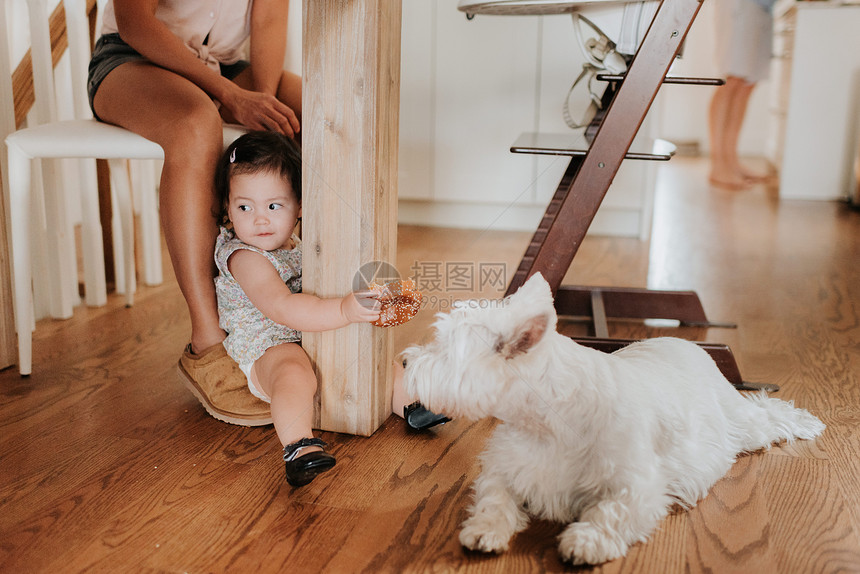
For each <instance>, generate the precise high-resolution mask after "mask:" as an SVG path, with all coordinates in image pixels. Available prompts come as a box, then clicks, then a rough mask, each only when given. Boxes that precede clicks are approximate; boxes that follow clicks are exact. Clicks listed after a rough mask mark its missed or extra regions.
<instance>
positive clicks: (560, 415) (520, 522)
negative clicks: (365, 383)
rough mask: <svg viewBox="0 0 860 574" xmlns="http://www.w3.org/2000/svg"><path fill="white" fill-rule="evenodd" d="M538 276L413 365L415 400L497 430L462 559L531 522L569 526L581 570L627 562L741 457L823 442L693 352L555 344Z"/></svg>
mask: <svg viewBox="0 0 860 574" xmlns="http://www.w3.org/2000/svg"><path fill="white" fill-rule="evenodd" d="M556 322H557V318H556V314H555V309H554V306H553V297H552V293H551V291H550V288H549V285H548V284H547V283H546V281H545V280H544V279H543V277H542V276H540V274H537V275H535V276H533V277H532V278H531V279H529V280H528V281H527V282H526V283H525V285H523V286H522V288H520V290H519V291H517V293H515V294H514V295H512V296H510V297H507V298H506V299H504V300H501V301H483V302H479V301H470V302H461V303H459V304H458V305H457V307H456V308H455V309H454V310H453V311H452V312H451V313H450V314H448V315H445V314H439V315H437V321H436V323H435V325H434V327H435V330H436V338H435V341H433V342H431V343H429V344H427V345H424V346H420V347H411V348H409V349H407V350H406V351H405V352H404V358H405V361H404V364H405V366H406V372H405V378H404V381H405V384H406V389H407V391H408V392H410V393H411V394H413V395H414V396H417V397H418V398H419V399H420V400H421V402H422V403H423V404H424V406H426V407H427V408H429V409H430V410H432V411H434V412H442V413H445V414H447V415H449V416H455V417H464V418H467V419H479V418H482V417H486V416H493V417H496V418H498V419H500V420H501V421H502V422H501V424H500V425H499V426H498V427H497V428H496V431H495V433H494V434H493V436H492V437H491V438H490V440H489V441H488V443H487V445H486V448H485V450H484V452H483V453H482V455H481V462H482V471H481V474H480V476H479V477H478V478H477V480H476V481H475V484H474V492H475V501H474V505H473V506H472V507H471V508H470V510H469V514H470V516H469V518H468V519H467V520H466V521H465V522H464V523H463V529H462V531H461V532H460V542H461V543H462V544H463V545H464V546H466V547H467V548H471V549H473V550H481V551H484V552H502V551H504V550H506V549H507V548H508V543H509V541H510V539H511V537H512V536H513V535H514V534H516V533H517V532H519V531H521V530H523V529H524V528H525V527H526V525H527V524H528V520H529V519H528V517H529V515H531V516H535V517H540V518H545V519H549V520H554V521H560V522H564V523H568V526H567V527H566V528H565V529H564V531H563V532H562V533H561V535H560V536H559V552H560V554H561V556H562V558H563V559H564V560H570V561H572V562H573V563H575V564H581V563H590V564H598V563H601V562H605V561H607V560H612V559H615V558H618V557H621V556H624V555H625V554H626V553H627V551H628V549H629V548H630V545H632V544H634V543H636V542H639V541H644V540H646V539H647V537H648V536H649V534H650V533H651V532H652V531H653V530H654V528H655V527H656V526H657V524H658V523H659V522H660V520H661V519H662V518H664V517H665V516H666V515H667V513H668V511H669V509H670V508H671V507H672V505H674V504H679V505H681V506H682V507H686V508H691V507H693V506H695V504H696V502H697V501H698V500H699V499H701V498H702V497H704V496H705V495H706V494H707V492H708V489H709V488H710V487H711V486H712V485H713V484H714V483H715V482H716V481H717V480H718V479H719V478H720V477H722V476H723V475H724V474H725V473H726V471H728V470H729V468H730V467H731V466H732V464H733V463H734V461H735V457H736V455H737V454H738V453H741V452H749V451H755V450H758V449H761V448H763V447H769V446H770V445H771V444H772V443H775V442H779V441H782V440H789V441H791V440H793V439H796V438H802V439H811V438H813V437H815V436H817V435H819V434H820V433H821V432H822V431H823V430H824V425H823V424H822V423H821V421H819V420H818V419H817V418H816V417H814V416H812V415H811V414H809V413H808V412H807V411H805V410H803V409H797V408H794V406H792V404H791V403H788V402H785V401H781V400H779V399H773V398H768V397H767V396H766V395H765V394H764V393H761V394H754V395H750V396H745V395H742V394H741V393H739V392H738V391H736V390H735V389H734V387H733V386H732V385H731V383H729V382H728V381H727V380H726V379H725V377H724V376H723V375H722V373H721V372H720V370H719V369H718V368H717V366H716V364H715V363H714V361H713V360H712V359H711V358H710V356H709V355H708V354H707V353H706V352H705V351H704V350H702V349H701V348H699V347H698V346H697V345H695V344H694V343H691V342H688V341H684V340H681V339H675V338H668V337H667V338H659V339H650V340H646V341H642V342H638V343H634V344H632V345H630V346H628V347H625V348H623V349H621V350H619V351H617V352H615V353H612V354H605V353H602V352H600V351H596V350H593V349H589V348H586V347H583V346H581V345H578V344H576V343H575V342H574V341H572V340H571V339H570V338H568V337H565V336H563V335H560V334H559V333H557V332H556V330H555V328H556Z"/></svg>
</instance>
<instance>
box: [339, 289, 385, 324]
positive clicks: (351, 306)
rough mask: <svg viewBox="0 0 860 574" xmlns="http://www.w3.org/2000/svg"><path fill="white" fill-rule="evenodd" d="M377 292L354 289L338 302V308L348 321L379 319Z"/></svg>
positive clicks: (357, 321) (366, 321)
mask: <svg viewBox="0 0 860 574" xmlns="http://www.w3.org/2000/svg"><path fill="white" fill-rule="evenodd" d="M378 296H379V295H378V293H375V292H373V291H370V290H367V291H356V292H354V293H350V294H349V295H347V296H346V297H344V298H343V299H341V302H340V310H341V313H343V316H344V317H346V319H347V320H348V321H349V322H350V323H370V322H372V321H376V320H377V319H379V310H380V303H379V301H378V300H377V297H378Z"/></svg>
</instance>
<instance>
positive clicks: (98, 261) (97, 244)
mask: <svg viewBox="0 0 860 574" xmlns="http://www.w3.org/2000/svg"><path fill="white" fill-rule="evenodd" d="M79 169H80V174H81V212H82V213H81V215H82V216H81V219H82V225H81V249H82V251H83V259H84V286H85V291H86V293H85V295H86V303H87V305H90V306H92V307H100V306H102V305H104V304H105V303H107V285H106V282H105V256H104V244H103V243H102V236H103V232H102V224H101V219H100V218H99V199H98V184H97V183H96V164H95V161H94V160H92V159H85V160H81V161H80V162H79Z"/></svg>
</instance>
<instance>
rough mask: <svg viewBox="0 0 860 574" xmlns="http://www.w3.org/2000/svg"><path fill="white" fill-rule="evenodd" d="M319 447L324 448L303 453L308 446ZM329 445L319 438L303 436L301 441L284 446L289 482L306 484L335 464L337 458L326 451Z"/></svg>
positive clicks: (297, 484) (298, 484)
mask: <svg viewBox="0 0 860 574" xmlns="http://www.w3.org/2000/svg"><path fill="white" fill-rule="evenodd" d="M312 446H314V447H319V448H321V449H323V450H318V451H314V452H309V453H307V454H305V455H302V454H301V452H302V451H303V450H304V449H306V448H308V447H312ZM327 446H328V445H327V444H326V443H325V442H324V441H323V440H321V439H318V438H303V439H302V440H300V441H299V442H294V443H293V444H288V445H287V446H285V447H284V466H285V471H286V474H287V483H289V485H290V486H304V485H306V484H308V483H309V482H311V481H312V480H313V479H315V478H316V477H317V475H318V474H321V473H323V472H325V471H327V470H331V469H332V468H333V467H334V465H335V462H336V460H335V458H334V457H333V456H332V455H330V454H328V453H327V452H326V451H325V447H327Z"/></svg>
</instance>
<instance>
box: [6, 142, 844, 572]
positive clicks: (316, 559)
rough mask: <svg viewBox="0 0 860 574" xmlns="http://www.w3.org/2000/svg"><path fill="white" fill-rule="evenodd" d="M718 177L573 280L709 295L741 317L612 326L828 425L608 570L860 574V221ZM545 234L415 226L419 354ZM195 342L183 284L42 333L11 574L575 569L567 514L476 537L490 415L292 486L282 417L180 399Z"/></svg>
mask: <svg viewBox="0 0 860 574" xmlns="http://www.w3.org/2000/svg"><path fill="white" fill-rule="evenodd" d="M706 168H707V164H706V162H704V161H703V160H694V159H683V158H681V159H676V160H674V161H672V162H670V163H669V164H667V165H666V166H665V167H661V168H660V169H661V173H660V177H659V191H658V195H657V198H656V212H655V219H654V233H653V237H652V240H651V241H650V242H640V241H637V240H634V239H617V238H615V239H610V238H589V239H587V240H586V241H585V243H584V244H583V246H582V249H581V250H580V253H579V255H578V256H577V258H576V261H575V262H574V265H573V267H572V269H571V272H570V277H569V281H568V282H569V283H572V282H576V283H580V284H604V285H625V286H646V285H647V286H650V287H656V288H670V289H695V290H697V291H698V292H699V294H700V296H701V297H702V300H703V302H704V305H705V308H706V310H707V312H708V314H709V317H710V318H711V319H712V320H716V321H735V322H737V323H738V324H739V327H738V328H737V329H710V330H704V329H692V330H691V329H674V328H667V327H665V326H663V327H660V326H653V325H650V326H647V327H645V326H642V325H638V324H618V325H615V327H614V333H613V334H617V335H621V336H653V335H657V334H678V335H681V336H684V337H688V338H693V339H698V340H708V341H716V342H725V343H728V344H730V345H731V346H732V348H733V350H734V352H735V354H736V355H737V357H738V361H739V363H740V367H741V370H742V372H743V374H744V376H745V378H746V379H747V380H751V381H758V382H769V383H776V384H778V385H780V386H781V388H782V389H781V391H780V392H779V393H778V395H777V396H779V397H781V398H784V399H791V400H794V401H795V403H796V404H797V405H799V406H802V407H804V408H808V409H809V410H810V411H812V412H813V413H814V414H816V415H818V416H819V417H820V418H821V419H822V420H824V422H825V423H826V424H827V425H828V428H827V430H826V431H825V433H824V435H823V436H822V437H820V438H819V439H818V440H817V441H815V442H809V443H798V444H795V445H793V446H790V447H789V446H785V447H777V448H774V449H772V450H771V451H769V452H765V453H757V454H753V455H748V456H743V457H741V458H740V459H739V460H738V462H737V463H736V464H735V466H734V467H733V468H732V470H731V472H730V473H729V474H728V476H726V477H725V478H724V479H722V480H721V481H720V482H719V483H717V485H716V486H715V487H714V488H713V490H712V491H711V493H710V494H709V495H708V497H707V498H706V499H704V500H703V501H702V502H701V503H700V504H699V505H698V506H697V507H696V508H695V509H693V510H692V511H690V512H686V513H676V514H673V515H671V516H670V517H669V518H668V519H667V520H666V521H665V522H664V523H663V524H662V525H661V527H660V529H659V531H658V532H656V533H655V534H654V536H653V538H652V539H651V540H650V541H649V542H648V543H646V544H641V545H637V546H636V547H634V548H633V549H632V550H631V551H630V553H629V554H628V556H627V557H626V558H624V559H620V560H617V561H615V562H612V563H608V564H605V565H603V566H601V567H598V568H595V570H596V571H598V572H645V573H658V572H659V573H674V572H715V573H720V574H721V573H727V572H738V573H770V572H772V573H779V574H785V573H795V572H796V573H810V572H860V479H858V477H860V430H858V429H860V426H858V423H860V213H858V212H856V211H852V210H851V209H850V208H848V207H847V206H845V205H842V204H836V203H817V202H816V203H813V202H796V201H777V200H776V198H775V196H774V192H773V190H769V189H766V188H765V187H757V188H753V189H751V190H748V191H744V192H739V193H732V192H725V191H719V190H714V189H710V188H708V186H707V185H706V183H705V180H706V173H707V172H706ZM530 235H531V234H530V233H508V232H499V231H487V232H476V231H456V230H439V229H425V228H418V227H408V228H402V229H401V232H400V244H399V259H398V262H397V263H398V267H399V269H400V271H401V273H403V274H408V275H412V274H415V273H417V274H418V275H419V279H421V280H423V281H425V287H426V289H425V295H427V296H428V308H427V309H425V310H424V311H423V312H422V313H421V314H420V315H419V317H418V318H417V319H416V320H415V321H414V322H413V323H410V324H408V325H405V326H403V327H400V328H398V331H397V333H396V339H397V343H398V348H400V347H403V346H405V345H406V344H409V343H412V342H417V341H420V340H421V339H422V338H423V337H426V336H427V334H426V329H427V327H428V325H429V324H430V323H431V322H432V319H433V317H432V316H433V312H434V311H437V310H440V309H442V310H444V308H445V307H446V306H448V305H450V303H451V301H453V300H454V299H457V298H462V297H467V296H473V295H480V296H486V297H497V296H500V295H501V293H502V292H503V290H504V287H503V286H499V285H498V284H495V283H493V282H492V281H490V280H489V279H491V278H492V277H491V276H487V277H485V279H487V281H482V280H481V275H480V270H481V269H483V270H485V271H487V270H490V269H495V270H497V271H498V270H499V269H501V270H503V271H504V272H505V274H506V277H507V278H509V277H510V275H511V274H512V273H513V271H514V269H515V267H516V264H517V262H518V261H519V257H520V255H521V254H522V251H523V249H524V248H525V245H526V244H527V243H528V240H529V239H530ZM481 264H483V266H482V265H481ZM470 266H471V268H472V272H471V273H472V276H471V277H472V281H473V283H474V285H469V284H468V278H469V268H470ZM455 268H456V269H459V270H460V273H459V274H456V273H454V271H453V270H454V269H455ZM446 269H447V270H451V273H447V272H446ZM434 273H436V274H438V277H437V278H438V279H439V280H440V283H439V284H438V285H436V284H433V283H432V282H430V281H431V279H432V278H433V274H434ZM446 282H447V283H448V285H447V288H446V285H445V283H446ZM482 283H485V284H482ZM437 287H438V289H437ZM564 328H565V329H566V330H568V331H570V332H571V333H573V332H578V331H581V329H582V327H581V326H580V325H576V324H568V325H565V327H564ZM188 334H189V322H188V317H187V313H186V311H185V308H184V305H183V302H182V298H181V296H180V294H179V291H178V289H177V287H176V284H175V283H174V282H173V280H172V278H168V280H167V281H166V282H165V284H164V285H162V286H159V287H154V288H142V289H141V290H140V291H139V292H138V295H137V297H136V302H135V306H134V307H133V308H130V309H127V308H125V307H124V305H123V301H122V299H121V298H120V297H118V296H112V297H111V299H110V302H109V304H108V305H107V306H106V307H102V308H98V309H86V308H79V309H77V310H76V313H75V316H74V318H72V319H70V320H67V321H53V320H46V321H42V322H40V323H39V325H38V327H37V330H36V334H35V362H34V372H33V375H32V376H30V377H29V378H20V377H19V376H18V375H17V372H16V371H15V369H14V368H13V369H7V370H5V371H3V372H0V572H9V573H26V572H227V571H229V572H297V573H305V572H326V573H339V572H372V573H376V572H398V573H400V572H505V573H508V572H513V573H517V572H561V571H567V570H573V568H571V567H570V566H566V565H564V564H562V563H561V562H559V560H558V557H557V554H556V550H555V536H556V535H557V534H558V533H559V532H560V530H561V525H558V524H552V523H547V522H536V523H534V524H533V525H532V526H531V527H530V528H529V529H528V530H527V531H526V532H524V533H522V534H520V535H519V536H517V537H516V538H515V539H514V541H513V544H512V548H511V550H510V551H509V552H508V553H507V554H504V555H501V556H483V555H478V554H473V553H469V552H464V550H463V549H462V548H461V547H460V545H459V543H458V541H457V534H458V529H459V524H460V523H461V521H462V520H463V519H464V517H465V507H466V505H467V504H468V502H469V497H470V494H469V485H470V483H471V482H472V481H473V479H474V478H475V476H476V474H477V472H478V468H477V465H476V455H477V454H478V453H479V451H480V450H481V448H482V444H483V443H484V441H485V439H486V437H487V436H488V433H489V432H490V431H491V429H492V427H493V423H492V422H491V421H489V420H483V421H478V422H469V421H465V420H456V421H454V422H451V423H449V424H447V425H445V426H443V427H441V428H440V429H439V430H438V431H437V432H431V433H425V434H410V433H408V432H406V430H405V429H404V425H403V423H402V421H401V420H400V419H396V418H391V419H389V420H388V421H387V423H386V424H385V425H384V426H383V427H382V428H381V429H379V431H378V432H377V433H376V434H375V435H373V436H372V437H370V438H360V437H351V436H345V435H336V434H332V433H323V437H324V438H325V439H326V440H328V441H329V442H330V443H332V444H333V445H334V446H333V452H334V454H335V455H336V456H337V459H338V465H337V467H336V468H335V470H334V471H332V472H331V473H329V474H327V475H325V476H324V477H322V478H320V479H318V480H317V481H316V482H314V483H312V484H311V485H310V486H308V487H305V488H303V489H299V490H293V489H291V488H289V487H288V486H287V485H286V484H285V483H284V478H283V465H282V463H281V461H280V453H279V448H278V443H277V440H276V437H275V433H274V430H273V429H272V428H271V427H264V428H257V429H247V428H241V427H234V426H230V425H227V424H224V423H220V422H218V421H216V420H214V419H212V418H210V417H209V416H207V415H206V414H205V413H204V411H203V409H202V408H201V407H200V406H199V405H198V404H197V402H196V401H195V399H194V398H193V397H192V395H191V394H190V393H188V392H187V391H186V390H185V389H184V388H183V387H182V386H181V385H180V383H179V381H178V380H177V378H176V375H175V373H174V369H175V363H176V361H177V359H178V355H179V353H180V351H181V349H182V347H183V345H184V344H185V343H186V342H187V338H188ZM586 570H587V569H586Z"/></svg>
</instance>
